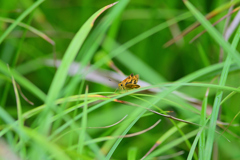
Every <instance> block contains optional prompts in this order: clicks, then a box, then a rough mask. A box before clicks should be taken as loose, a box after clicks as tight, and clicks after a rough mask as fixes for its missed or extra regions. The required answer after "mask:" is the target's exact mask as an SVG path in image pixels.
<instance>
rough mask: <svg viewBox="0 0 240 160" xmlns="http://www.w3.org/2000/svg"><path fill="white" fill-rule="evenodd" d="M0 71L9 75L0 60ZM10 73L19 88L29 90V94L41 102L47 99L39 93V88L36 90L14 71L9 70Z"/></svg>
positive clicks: (42, 93)
mask: <svg viewBox="0 0 240 160" xmlns="http://www.w3.org/2000/svg"><path fill="white" fill-rule="evenodd" d="M10 70H11V69H10ZM0 71H1V72H3V73H4V74H6V75H9V71H8V68H7V65H6V64H5V63H4V62H3V61H1V60H0ZM11 73H12V75H13V77H14V79H15V80H16V81H17V83H18V84H20V86H23V87H24V88H26V89H27V90H29V92H32V93H33V94H35V95H36V96H37V97H38V98H40V99H41V100H42V101H44V100H45V99H46V97H47V96H46V94H45V93H44V92H43V91H41V90H40V89H39V88H37V87H36V86H35V85H34V84H32V83H31V82H30V81H29V80H27V79H26V78H25V77H23V76H21V75H20V74H19V73H18V72H16V71H14V70H11ZM9 76H10V75H9Z"/></svg>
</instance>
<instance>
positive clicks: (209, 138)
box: [184, 1, 240, 160]
mask: <svg viewBox="0 0 240 160" xmlns="http://www.w3.org/2000/svg"><path fill="white" fill-rule="evenodd" d="M184 3H185V5H186V6H187V7H188V9H189V10H190V11H191V12H192V13H193V15H194V16H195V17H196V18H197V20H198V21H199V22H200V23H201V24H202V25H203V27H204V28H205V29H206V30H207V31H208V33H209V34H210V35H211V36H212V37H213V38H214V39H215V41H216V42H218V43H219V45H220V46H222V47H223V49H224V50H225V51H226V52H227V53H229V54H228V57H227V59H226V62H225V65H224V68H223V71H222V74H221V77H220V82H219V85H222V86H224V85H225V83H226V80H227V75H228V72H229V68H230V64H231V58H232V57H234V60H235V61H236V62H237V64H238V65H240V57H239V53H238V52H237V51H236V50H235V48H236V44H237V43H238V41H239V36H238V37H237V36H235V37H234V40H233V44H234V45H232V47H231V46H230V44H229V43H228V42H226V41H225V40H224V39H223V36H222V35H221V34H220V33H219V32H217V30H216V29H214V28H213V27H212V25H211V24H210V22H208V21H207V20H206V19H205V17H204V16H203V15H202V14H201V13H200V12H199V11H198V10H197V9H196V8H195V7H194V6H193V5H192V4H191V3H190V2H189V1H184ZM239 29H240V28H239ZM239 31H240V30H238V33H237V34H236V35H239ZM222 95H223V91H218V92H217V94H216V97H215V100H214V104H213V111H212V116H211V119H210V124H209V131H208V134H207V142H206V148H205V155H204V159H206V160H208V159H209V160H210V159H211V154H212V148H213V142H214V134H215V130H216V123H217V117H218V113H219V109H220V103H221V100H222Z"/></svg>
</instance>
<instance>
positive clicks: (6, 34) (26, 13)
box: [0, 0, 45, 44]
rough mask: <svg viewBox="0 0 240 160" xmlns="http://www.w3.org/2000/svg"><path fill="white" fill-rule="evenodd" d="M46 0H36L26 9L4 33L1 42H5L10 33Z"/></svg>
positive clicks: (0, 38)
mask: <svg viewBox="0 0 240 160" xmlns="http://www.w3.org/2000/svg"><path fill="white" fill-rule="evenodd" d="M44 1H45V0H38V1H36V2H35V3H34V4H33V5H32V6H31V7H29V8H28V9H27V10H26V11H24V12H23V13H22V14H21V15H20V16H19V17H18V18H17V19H16V21H15V22H14V23H13V24H11V26H10V27H8V29H7V30H6V31H5V32H4V33H3V35H2V36H1V37H0V44H1V43H2V42H3V40H4V39H5V38H6V37H7V36H8V35H9V33H10V32H11V31H12V30H13V29H14V28H15V27H16V26H17V25H18V24H19V23H20V22H21V21H22V20H23V19H24V18H25V17H26V16H27V15H28V14H30V13H31V12H32V11H33V10H34V9H35V8H37V7H38V6H39V5H40V4H41V3H42V2H44Z"/></svg>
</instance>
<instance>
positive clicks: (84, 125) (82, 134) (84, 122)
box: [77, 86, 88, 154]
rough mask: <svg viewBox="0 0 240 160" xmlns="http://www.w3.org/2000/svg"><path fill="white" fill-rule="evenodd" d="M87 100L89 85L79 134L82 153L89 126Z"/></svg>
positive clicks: (79, 146)
mask: <svg viewBox="0 0 240 160" xmlns="http://www.w3.org/2000/svg"><path fill="white" fill-rule="evenodd" d="M87 100H88V86H87V87H86V91H85V100H84V102H85V105H84V107H83V112H82V113H83V116H82V125H81V131H80V134H79V141H78V148H77V150H78V152H79V153H80V154H82V153H83V147H84V141H85V132H86V128H87V108H88V104H87Z"/></svg>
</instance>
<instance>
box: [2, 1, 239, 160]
mask: <svg viewBox="0 0 240 160" xmlns="http://www.w3.org/2000/svg"><path fill="white" fill-rule="evenodd" d="M34 2H35V1H31V0H22V1H18V0H10V1H3V0H2V1H0V6H1V7H0V36H1V37H3V35H4V34H5V33H6V32H7V29H8V28H9V27H10V25H11V24H13V22H16V21H15V20H16V19H17V18H18V17H19V16H20V15H21V14H22V13H23V12H24V11H26V10H27V9H29V8H30V7H31V6H32V5H33V4H34ZM190 2H191V3H192V4H193V5H194V6H195V7H196V8H197V9H198V10H199V11H200V12H201V13H202V14H203V15H207V14H208V13H210V12H212V11H213V10H215V9H216V8H218V7H220V6H227V5H225V4H226V3H228V2H229V1H226V0H225V1H223V0H219V1H207V0H204V1H190ZM111 3H114V1H110V0H106V1H93V0H64V1H63V0H62V1H61V0H58V1H57V0H52V1H47V0H46V1H43V2H42V3H41V4H40V5H39V6H37V7H36V8H34V10H32V11H30V13H29V14H28V15H27V16H26V18H24V19H23V20H22V21H21V22H22V23H24V24H25V25H27V29H26V27H22V26H21V24H17V25H16V27H15V28H14V29H13V30H12V31H11V32H10V33H9V34H8V35H7V36H6V37H4V38H3V40H2V41H1V42H0V60H1V65H0V97H1V103H0V105H1V108H3V110H4V111H6V113H8V116H9V117H11V118H12V120H13V121H16V120H17V119H18V118H19V113H18V111H19V108H18V109H17V105H16V95H15V92H14V88H13V85H12V80H11V72H10V71H8V69H7V64H8V65H9V67H10V68H11V69H12V70H13V72H14V71H16V72H17V73H18V74H19V75H20V77H24V78H26V79H27V80H28V81H29V82H30V83H32V84H33V85H34V86H35V87H37V88H38V89H40V90H41V91H42V92H43V93H44V94H45V95H46V97H48V96H49V95H48V91H49V88H50V87H51V86H52V85H53V84H52V80H53V78H54V76H55V73H56V70H57V69H56V68H54V67H53V66H49V65H46V60H47V59H48V60H49V59H51V60H54V59H59V60H61V59H62V58H63V57H64V54H65V53H66V50H67V48H68V47H69V44H70V42H71V41H72V39H73V37H74V36H75V34H76V33H77V31H78V30H79V29H80V27H81V26H82V25H83V24H84V23H85V22H86V21H87V20H88V18H89V17H90V16H92V15H93V14H94V13H95V12H96V11H97V10H99V9H101V8H102V7H104V6H106V5H108V4H111ZM121 4H123V5H122V8H121V7H120V5H121ZM237 5H238V3H236V6H237ZM229 8H230V7H226V9H220V11H218V12H216V16H215V17H212V18H211V19H210V20H209V21H210V22H211V23H213V22H215V21H217V20H219V19H220V18H222V17H223V16H224V15H226V14H227V13H228V11H229ZM114 9H115V10H114ZM114 11H115V12H114ZM111 16H112V19H111ZM180 17H183V18H182V19H181V21H180V20H179V19H180ZM235 17H236V13H233V14H232V15H231V16H229V17H228V18H227V20H226V19H224V20H222V21H221V22H220V23H218V24H217V25H216V26H215V28H216V30H217V31H219V33H221V34H222V35H224V34H225V31H226V30H227V28H228V26H229V25H230V24H231V23H232V21H233V19H234V18H235ZM10 19H12V21H13V22H11V23H9V22H10V21H11V20H10ZM228 21H229V22H228ZM105 22H106V24H105ZM195 22H197V20H196V19H195V18H194V16H193V15H192V13H191V12H190V11H189V10H188V8H187V7H186V6H185V5H184V3H183V1H157V0H152V1H146V0H145V1H144V0H138V1H136V0H132V1H126V0H122V1H120V2H119V3H118V4H116V5H115V6H114V7H112V8H110V9H108V10H107V11H105V12H104V13H102V14H101V15H100V16H99V17H98V18H97V19H96V21H95V23H94V26H93V27H92V28H91V27H90V26H89V28H91V29H92V30H91V31H90V33H89V35H88V36H87V38H86V39H83V40H84V43H83V46H82V48H81V49H80V51H79V54H78V55H77V56H76V59H75V61H76V62H80V63H81V64H83V63H85V65H89V66H92V65H94V64H96V63H98V62H101V61H102V59H104V58H103V57H108V60H107V61H104V62H103V63H102V65H101V66H97V69H99V70H101V69H105V70H107V71H109V73H110V71H112V72H117V71H116V70H114V69H113V68H112V67H111V66H110V65H109V64H110V63H112V62H113V63H114V64H115V66H116V67H117V68H118V69H119V70H120V71H122V72H123V73H124V74H125V75H126V76H128V75H130V74H131V73H134V74H139V76H140V80H142V81H145V82H148V83H149V85H156V84H166V83H169V84H172V82H174V81H177V80H179V79H181V78H184V77H186V76H188V75H190V74H194V73H197V71H198V70H200V69H203V68H208V67H211V66H212V65H214V64H217V63H221V62H222V61H225V59H226V55H227V54H226V52H224V51H223V50H222V49H221V47H220V46H219V44H218V43H217V42H216V40H214V39H213V38H212V37H211V36H210V35H209V34H208V33H205V34H203V35H202V36H201V37H200V38H198V39H197V40H196V41H194V42H193V43H189V42H190V41H191V39H192V38H193V37H194V36H196V35H197V34H198V33H200V32H201V31H203V30H204V27H202V26H200V27H198V28H196V29H192V30H191V31H190V33H189V34H187V35H186V36H184V37H183V38H181V39H180V40H179V41H177V42H176V43H174V44H173V45H171V46H168V47H165V46H164V44H165V43H167V42H168V41H169V40H171V39H172V38H173V37H176V36H177V35H179V34H181V33H182V32H183V30H185V29H186V28H187V27H189V26H191V25H192V24H194V23H195ZM108 25H109V27H108ZM159 25H164V26H166V27H163V29H159V30H158V31H154V29H153V28H154V27H156V26H159ZM30 27H33V28H35V29H36V30H38V31H40V32H41V33H40V34H38V32H37V31H34V32H31V31H29V28H30ZM148 31H149V32H151V31H152V32H153V34H149V35H147V36H146V37H145V38H142V39H141V38H140V36H141V35H143V34H144V33H146V32H148ZM235 33H236V31H235V30H233V35H231V36H230V39H229V42H230V43H231V42H232V39H233V37H234V34H235ZM40 35H42V36H48V37H50V38H51V39H52V40H53V41H54V43H55V45H52V44H51V43H49V42H50V40H46V39H44V38H41V37H40ZM79 37H80V38H81V36H79ZM109 37H110V38H111V40H112V41H113V42H111V43H110V41H107V38H109ZM134 39H136V41H139V42H136V41H135V42H136V43H134V45H130V47H127V48H126V50H124V51H123V52H120V53H118V55H117V56H114V57H111V51H112V50H114V49H116V48H117V47H116V46H120V49H121V47H122V46H124V44H127V43H128V42H131V41H132V40H134ZM98 40H99V44H98V43H96V44H95V42H97V41H98ZM116 44H117V45H116ZM95 45H96V46H95ZM238 48H239V47H237V49H236V50H238ZM91 50H93V51H92V53H91ZM91 54H92V55H93V56H90V55H91ZM222 55H223V60H221V59H220V57H221V56H222ZM88 56H89V57H90V58H89V57H88ZM86 57H87V58H86ZM84 58H85V60H86V61H84ZM112 72H111V73H112ZM220 73H221V68H219V69H218V70H215V71H214V72H209V73H207V74H204V75H203V76H200V77H198V76H196V78H194V80H193V82H197V83H209V84H218V79H219V75H220ZM99 74H100V75H101V72H99ZM12 75H13V78H14V79H15V80H16V82H17V83H19V81H20V82H22V83H20V88H21V91H20V89H19V88H18V91H19V92H22V93H23V94H24V95H25V97H27V99H29V100H30V101H32V102H34V105H33V106H31V105H30V104H29V103H28V102H27V101H26V100H24V98H23V96H21V95H20V100H21V109H22V113H21V114H24V113H27V112H29V111H33V112H34V113H35V114H34V115H33V116H30V118H26V119H25V120H24V126H26V127H29V128H30V129H31V133H35V131H36V132H38V135H37V137H38V136H39V137H41V136H42V137H41V138H43V139H47V142H46V143H41V140H39V141H38V140H37V139H38V138H39V137H38V138H37V137H34V136H32V134H30V132H27V131H26V134H27V135H28V136H29V137H30V139H31V138H32V139H34V140H35V141H36V143H35V141H34V142H29V140H26V141H24V140H23V141H21V134H19V133H18V132H16V131H14V129H7V128H8V127H9V126H10V124H11V123H13V122H12V121H6V119H7V118H4V113H5V112H4V113H3V112H2V113H1V115H0V116H1V121H0V122H1V124H0V130H1V137H2V139H3V140H4V141H5V142H6V144H7V145H8V147H9V148H10V150H12V152H13V153H12V154H13V155H16V156H17V157H21V158H22V159H31V158H33V157H34V155H35V156H36V155H37V158H38V159H55V158H56V157H57V156H56V157H55V154H56V155H60V157H61V154H60V153H61V152H63V153H64V154H66V155H67V156H69V157H70V158H71V159H98V158H99V159H108V158H109V157H108V156H110V157H111V159H135V158H134V157H136V159H140V158H142V157H143V156H144V155H145V154H146V153H147V152H148V151H149V150H150V148H151V147H152V146H153V145H154V144H156V143H160V142H157V140H159V138H160V139H161V137H162V136H163V135H166V136H167V139H166V141H165V139H164V142H163V144H160V145H159V146H158V147H157V151H159V150H160V151H159V152H158V153H157V152H156V154H153V155H152V156H151V154H150V155H149V156H150V158H149V159H153V157H159V158H156V159H164V156H166V159H186V158H187V157H188V155H189V151H190V148H191V144H192V143H193V140H194V137H193V136H191V137H190V138H189V141H188V142H186V141H185V138H184V136H183V135H186V134H188V133H190V132H192V131H194V130H197V129H198V126H196V125H192V124H186V123H185V125H186V126H185V127H184V128H182V127H180V128H181V129H180V130H181V131H180V130H177V129H176V126H175V125H174V124H173V123H174V122H172V121H170V120H169V119H168V118H166V117H161V116H159V115H157V114H153V113H152V112H146V113H145V114H144V115H143V116H141V118H140V119H139V120H137V119H136V120H137V121H136V123H135V124H134V125H133V126H131V125H130V123H127V125H126V124H125V125H126V126H129V127H130V128H131V130H130V132H128V133H127V134H130V133H136V132H139V131H141V130H144V129H146V128H148V127H150V126H151V125H153V124H154V123H155V122H156V121H157V120H158V119H161V122H160V124H158V125H157V127H155V128H153V129H151V130H149V131H147V132H146V133H143V134H140V135H136V136H133V137H131V138H123V140H122V141H121V143H120V144H118V145H117V148H115V149H114V152H113V153H112V154H109V150H110V148H111V147H113V146H114V145H113V144H114V143H111V140H102V141H100V142H95V141H94V142H92V143H93V144H94V145H96V146H94V145H92V146H91V145H89V144H85V145H84V148H83V150H81V149H80V151H79V150H76V149H75V148H74V145H79V143H81V140H79V139H78V138H79V137H78V136H79V134H80V133H81V131H80V129H79V127H80V126H81V127H82V125H83V124H84V122H82V119H81V118H80V119H78V120H76V121H75V120H74V121H71V124H72V125H71V127H70V126H69V128H65V129H64V130H62V131H60V132H58V133H56V135H54V133H55V131H56V130H57V128H59V127H60V126H62V125H63V124H65V123H66V122H68V121H70V120H72V119H73V118H74V117H75V116H77V115H79V114H81V113H84V111H83V110H82V109H81V108H80V109H79V108H78V109H76V110H73V111H72V112H70V113H67V116H66V117H67V118H64V117H58V118H59V119H58V118H56V119H57V120H56V121H54V122H51V126H50V127H49V128H48V129H46V130H47V131H48V132H47V134H46V133H41V131H39V130H38V129H39V128H40V127H39V126H40V124H41V118H43V117H44V116H46V117H48V116H50V114H48V113H46V114H45V113H44V114H43V113H41V111H40V112H38V111H35V110H34V108H38V107H39V106H40V107H41V105H43V104H45V103H46V101H47V100H46V99H47V98H46V97H45V98H46V99H41V98H39V96H37V93H36V94H34V93H33V92H32V91H30V89H28V88H27V87H25V86H24V85H23V83H25V81H21V80H19V79H18V78H17V76H16V74H12ZM102 76H103V77H105V75H104V74H102ZM76 77H77V76H75V78H76ZM64 78H66V81H64V86H63V87H62V86H60V87H59V88H61V90H60V92H59V93H57V94H58V96H57V98H67V97H71V96H73V95H78V94H79V95H80V94H82V95H83V97H84V93H85V92H86V90H85V88H86V85H88V86H89V91H88V93H89V94H92V95H104V96H109V97H111V96H113V95H114V94H115V93H109V92H114V90H115V89H116V88H117V83H115V84H116V85H115V86H116V87H112V86H110V85H104V84H100V83H101V82H100V80H99V79H98V78H96V77H94V75H93V78H95V79H96V81H99V83H95V82H93V81H91V80H89V79H85V75H84V76H82V77H81V78H79V81H78V82H76V83H74V82H73V79H74V78H73V77H72V76H67V77H64ZM114 78H115V77H111V76H110V77H107V80H109V79H110V81H111V79H114ZM239 78H240V74H239V67H238V66H234V64H233V65H232V66H231V68H230V71H229V73H228V78H227V82H226V86H230V87H233V88H237V87H239ZM116 79H117V78H116ZM117 80H118V81H119V79H117ZM122 80H123V79H122ZM114 82H115V81H114ZM191 82H192V81H191ZM139 84H140V83H139ZM26 85H28V84H26ZM140 85H141V84H140ZM71 87H73V88H74V89H73V90H71V89H69V88H71ZM68 89H69V90H71V91H69V90H68ZM206 89H207V88H206V87H196V86H191V85H190V86H183V87H179V88H178V89H177V90H175V91H178V93H181V94H183V93H184V96H176V95H175V94H169V95H168V96H167V97H164V99H163V100H162V101H160V102H158V103H156V105H157V107H159V108H161V109H163V110H165V111H171V112H169V113H168V114H170V115H172V116H174V117H177V118H180V119H183V120H186V121H192V122H194V123H199V122H200V118H201V116H200V114H201V112H200V111H199V110H197V109H196V107H201V105H202V101H203V99H204V96H205V92H206ZM216 90H217V89H216V88H211V89H210V94H209V95H208V110H211V107H212V105H213V101H214V97H215V95H216ZM105 92H106V93H105ZM117 93H118V92H117ZM124 93H125V94H126V96H125V97H123V98H120V99H121V100H126V101H129V102H132V103H134V104H138V105H142V104H143V101H142V100H140V99H138V98H141V99H144V100H145V102H146V103H147V102H149V103H150V104H154V103H153V101H152V100H151V99H150V98H151V96H153V97H154V96H155V94H156V93H152V92H146V91H145V92H141V94H139V95H134V96H137V97H138V98H136V97H134V96H131V95H130V94H128V93H127V92H123V94H124ZM230 93H231V91H230V90H228V91H224V94H223V98H225V97H226V96H228V95H229V94H230ZM120 94H121V92H120ZM189 97H190V98H192V99H193V101H195V102H193V101H190V100H188V98H189ZM98 98H99V99H98ZM239 98H240V95H239V94H234V95H233V96H232V97H230V98H229V99H227V101H225V102H224V103H223V104H222V105H221V110H220V112H219V121H222V122H226V123H230V122H231V121H232V120H233V119H234V118H235V119H234V122H233V124H235V126H230V127H229V129H228V131H227V132H225V133H224V134H223V135H224V137H226V138H224V137H223V136H220V134H219V133H215V137H218V138H216V139H215V140H216V141H215V142H216V143H214V144H215V145H214V150H213V152H214V154H213V155H214V156H213V157H212V158H213V159H239V158H240V153H239V152H238V151H239V149H240V141H239V136H238V135H239V134H240V131H239V126H238V125H239V120H240V119H239V117H237V116H236V115H237V113H238V112H239V109H240V105H239V104H240V102H239V101H238V100H239ZM90 99H91V98H90ZM45 100H46V101H45ZM85 100H86V99H85ZM93 100H94V99H93ZM95 100H96V101H94V102H90V100H89V99H88V107H90V108H91V107H94V106H96V105H97V104H99V103H100V102H104V101H105V100H106V99H101V97H97V98H95ZM83 102H84V98H82V99H80V100H78V99H75V101H74V102H68V101H66V102H63V103H62V104H61V105H59V106H60V107H62V109H59V108H55V110H54V109H53V113H52V115H51V116H53V117H54V116H56V115H61V114H62V113H63V112H65V111H66V112H67V111H68V109H69V108H71V107H73V106H74V105H77V104H78V103H81V104H82V103H83ZM145 102H144V103H145ZM149 103H147V104H144V105H143V106H145V107H147V106H148V105H149ZM49 104H50V103H49ZM81 106H83V105H81ZM54 107H57V105H55V106H54ZM137 109H139V108H138V107H134V106H131V105H128V104H127V105H126V104H124V103H123V104H121V103H116V102H110V103H106V104H104V105H103V106H101V107H100V108H98V109H95V110H93V111H92V112H91V113H89V114H88V116H87V123H86V124H87V127H91V126H92V127H93V126H94V127H98V126H107V125H110V124H113V123H116V122H117V121H119V120H120V119H121V118H123V117H124V116H125V115H127V114H128V115H129V114H130V115H131V114H134V113H136V112H137V111H136V110H137ZM152 109H153V108H152ZM155 110H157V109H155ZM158 111H159V110H158ZM159 112H160V111H159ZM161 112H162V113H163V111H161ZM49 113H50V112H49ZM139 115H140V114H139ZM234 116H236V117H234ZM83 121H84V120H83ZM123 121H124V120H123ZM175 123H180V122H178V121H175ZM42 125H44V123H43V124H42ZM118 125H120V126H121V123H120V124H118ZM236 125H237V126H236ZM123 126H124V125H123ZM74 127H75V129H74ZM172 127H173V128H175V129H176V131H174V132H173V133H171V134H170V133H169V131H170V129H171V128H172ZM225 127H227V126H225ZM5 129H6V130H7V131H6V132H5V131H4V130H5ZM217 129H218V132H220V133H221V132H222V131H223V129H221V128H220V127H218V128H217ZM20 130H21V129H20ZM23 130H24V129H23ZM69 130H70V131H72V130H73V131H76V130H77V132H74V133H72V132H71V133H68V131H69ZM206 130H207V129H206ZM115 131H118V126H117V125H116V126H114V127H111V128H106V129H104V128H101V129H86V135H87V136H86V137H88V136H89V137H88V138H86V139H85V141H87V140H96V139H97V138H99V137H105V136H110V135H112V136H113V135H114V132H115ZM178 131H179V132H178ZM23 132H25V131H23ZM181 132H182V133H181ZM65 134H66V136H64V135H65ZM119 134H122V132H118V134H117V135H119ZM51 135H54V136H55V137H54V136H53V137H54V138H56V137H57V136H60V135H63V137H61V138H60V139H58V140H56V141H53V139H54V138H53V139H51V138H50V139H48V137H51ZM194 135H196V133H195V134H194ZM80 137H81V136H80ZM41 138H39V139H41ZM178 138H180V139H181V140H182V142H180V143H178V144H174V145H172V146H171V145H170V144H171V142H177V139H178ZM80 139H81V138H80ZM227 139H229V140H230V141H231V142H228V141H227ZM79 141H80V142H79ZM42 142H43V141H42ZM48 143H51V145H49V146H50V148H54V149H53V151H52V150H50V151H49V149H48V147H47V146H48ZM188 143H189V146H188ZM52 145H53V146H52ZM22 146H24V147H23V148H21V147H22ZM38 146H40V147H39V148H42V149H40V151H39V153H38V150H37V149H36V148H37V147H38ZM71 147H73V148H71ZM94 147H96V148H95V149H93V148H94ZM164 147H166V148H167V147H169V148H167V149H164ZM80 148H81V147H80ZM113 148H114V147H113ZM161 149H162V151H161ZM155 150H156V149H155ZM94 151H95V152H94ZM182 151H183V152H182ZM97 152H99V153H100V152H102V154H103V155H104V156H102V157H101V156H100V157H99V155H97V154H96V153H97ZM198 152H199V151H198V148H197V149H196V151H195V157H194V159H201V158H199V154H198ZM0 153H1V152H0ZM54 153H55V154H54ZM151 153H154V152H151ZM40 154H42V156H40ZM0 156H3V155H0ZM105 156H106V157H105ZM3 157H4V156H3ZM56 159H58V158H56ZM63 159H64V158H63Z"/></svg>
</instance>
